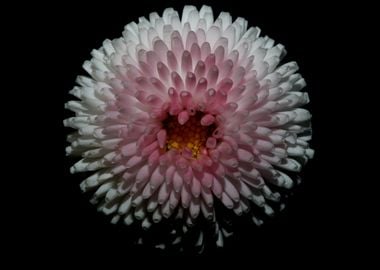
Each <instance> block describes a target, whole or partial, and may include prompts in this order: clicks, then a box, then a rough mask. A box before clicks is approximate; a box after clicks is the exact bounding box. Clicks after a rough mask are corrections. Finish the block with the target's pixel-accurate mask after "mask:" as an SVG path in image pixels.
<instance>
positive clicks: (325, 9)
mask: <svg viewBox="0 0 380 270" xmlns="http://www.w3.org/2000/svg"><path fill="white" fill-rule="evenodd" d="M287 2H288V1H281V3H278V4H275V3H272V2H271V1H266V2H263V1H257V2H255V1H205V2H204V3H205V4H208V5H210V6H212V7H213V10H214V16H215V17H217V15H218V14H219V12H221V11H228V12H230V13H231V14H232V16H233V17H234V18H236V17H238V16H239V17H244V18H246V19H247V20H248V22H249V25H250V26H259V27H260V28H261V30H262V35H268V36H269V37H271V38H273V39H274V40H275V41H276V42H279V43H282V44H283V45H285V47H286V49H287V51H288V54H287V56H286V58H285V59H284V61H283V62H287V61H293V60H294V61H297V63H298V64H299V66H300V73H301V74H302V75H303V76H304V78H305V80H306V82H307V84H308V85H307V87H306V91H308V92H309V95H310V99H311V103H310V104H309V105H308V108H309V109H310V111H311V113H312V115H313V118H312V124H313V132H314V133H313V136H314V137H313V140H312V146H313V148H314V149H315V157H314V159H313V160H311V162H309V163H308V164H307V166H306V167H305V169H304V173H303V182H302V184H301V185H299V186H298V187H296V188H295V189H294V192H293V194H292V196H291V197H290V198H289V200H288V203H287V207H286V209H285V210H284V211H283V212H281V213H279V214H278V215H276V217H275V218H273V219H271V220H269V221H268V222H267V224H266V225H264V226H263V227H261V228H259V229H257V228H255V226H254V225H253V224H245V223H242V224H241V227H240V230H239V231H238V233H237V235H236V238H234V239H232V240H228V241H226V242H225V244H226V247H225V248H224V249H221V250H210V251H208V252H206V254H205V255H203V256H206V257H208V256H218V257H214V258H218V260H217V261H231V262H234V261H239V262H244V263H245V262H247V263H248V264H251V267H254V266H255V265H256V264H257V263H262V262H264V264H267V265H268V266H270V265H272V264H275V263H280V264H283V265H288V266H292V265H303V266H305V267H306V268H309V264H310V265H314V264H315V263H320V264H321V265H323V264H324V262H326V261H327V260H329V259H330V258H333V257H335V256H336V249H338V247H341V246H344V245H345V243H346V242H349V241H350V238H349V237H347V235H346V234H345V233H343V232H342V231H341V223H340V222H339V221H340V218H341V216H342V215H343V213H344V212H345V211H346V210H345V208H344V207H343V205H344V204H345V203H346V202H345V200H344V198H342V197H341V195H342V192H341V191H340V190H341V189H340V186H341V185H342V183H343V182H344V181H345V178H344V177H343V176H342V175H341V174H340V171H339V170H337V169H336V166H335V165H334V162H336V155H335V154H336V153H337V152H338V150H339V149H337V147H339V146H338V145H337V144H336V142H337V141H338V140H339V136H338V135H336V133H335V132H333V131H332V129H334V130H335V129H339V127H340V125H343V124H342V123H339V122H338V123H336V121H335V120H336V119H337V118H339V117H340V112H339V110H333V106H334V100H335V96H336V95H337V92H336V91H337V90H336V89H333V87H332V85H333V83H334V74H336V70H337V63H336V61H337V60H336V57H334V56H335V55H336V54H338V53H339V46H340V43H339V42H338V41H336V37H337V36H339V35H340V34H341V29H342V25H341V23H340V21H339V17H336V16H337V15H336V14H337V10H336V9H334V8H333V7H330V6H329V5H327V4H318V3H317V2H316V3H314V4H312V3H308V2H307V1H305V3H303V4H289V3H287ZM185 3H186V4H195V5H196V6H197V7H198V8H200V7H201V4H200V3H199V2H194V1H187V2H185ZM185 3H183V2H181V1H168V0H167V1H143V0H140V1H136V2H134V3H131V2H130V1H123V4H120V3H118V4H116V3H114V2H111V1H106V2H103V3H101V4H100V3H99V4H95V3H93V4H88V5H78V4H67V3H60V4H54V5H51V6H49V9H48V12H43V13H44V17H42V18H40V21H41V22H40V24H39V30H42V31H44V32H45V34H44V38H43V39H42V42H43V44H42V43H41V47H40V49H41V52H42V53H43V56H44V59H45V60H44V63H46V64H47V66H48V67H49V68H48V70H47V72H48V74H49V84H48V83H46V85H45V87H46V88H47V89H46V90H44V91H47V92H46V93H49V98H51V101H53V100H54V102H51V103H50V104H54V105H52V106H51V108H50V107H49V108H46V110H48V111H49V113H47V111H46V113H47V114H48V115H49V114H50V112H52V114H53V112H54V113H56V114H57V116H56V117H55V118H56V119H58V120H59V121H51V123H50V125H49V130H50V131H49V132H52V133H53V132H54V133H55V132H56V133H57V134H58V136H59V139H57V140H56V142H58V141H59V143H57V144H56V145H55V144H54V143H53V144H50V143H49V144H48V145H46V146H47V147H46V148H47V150H46V151H47V152H48V153H52V154H53V155H50V156H51V159H50V160H46V161H45V162H48V164H49V166H48V168H47V170H48V172H49V176H48V177H46V178H44V179H41V183H42V182H43V183H44V187H41V191H43V194H44V195H43V196H42V198H41V197H40V198H39V200H40V199H41V202H39V205H40V206H41V207H39V208H38V209H39V210H38V215H41V216H42V217H43V218H42V220H43V222H40V221H41V220H33V221H34V225H35V227H36V228H38V229H36V230H35V231H34V232H35V234H36V236H37V239H40V240H41V241H42V239H44V240H47V241H42V242H41V245H43V246H44V247H46V250H47V251H50V252H48V253H47V254H49V256H50V254H51V255H53V256H58V258H59V260H61V261H68V262H70V261H71V259H73V258H82V259H84V260H85V261H86V260H89V261H95V262H97V261H104V260H108V259H109V260H121V261H123V260H125V261H128V260H130V258H137V257H140V256H144V257H145V258H150V257H151V256H154V255H165V256H167V254H166V253H164V252H160V251H155V250H150V249H146V248H143V247H134V246H131V245H130V244H129V237H130V235H133V234H134V233H135V232H134V231H133V230H131V229H128V228H126V227H125V226H115V225H112V224H110V223H109V217H105V216H104V215H103V214H101V213H98V212H97V211H96V209H95V207H94V206H93V205H91V204H90V203H89V202H88V196H86V195H83V194H82V193H81V192H80V189H79V183H80V181H81V180H82V179H83V175H71V174H70V173H69V167H70V166H71V165H72V164H73V163H74V162H75V160H73V159H71V158H67V157H65V152H64V148H65V146H66V145H67V144H66V142H65V137H66V135H67V133H68V132H69V131H70V130H69V129H66V128H63V126H62V121H61V120H62V119H64V118H66V117H68V116H70V115H71V114H70V112H67V111H64V109H63V104H64V102H67V101H68V100H70V99H71V96H69V95H68V91H69V90H70V89H72V87H73V86H74V85H75V82H74V81H75V78H76V76H77V75H80V74H81V75H85V72H84V70H82V67H81V66H82V63H83V62H84V61H85V60H87V59H89V58H90V51H91V50H92V49H93V48H99V47H100V46H101V44H102V42H103V40H104V39H106V38H110V39H112V38H116V37H119V36H121V32H122V31H123V27H124V25H125V24H127V23H129V22H131V21H136V20H137V19H138V17H140V16H148V15H149V13H150V12H153V11H157V12H158V13H160V14H161V13H162V11H163V10H164V8H166V7H174V8H175V9H177V10H178V11H182V7H183V5H184V4H185ZM35 16H38V15H35ZM333 18H334V19H333ZM335 18H338V19H335ZM45 49H46V50H45ZM36 219H37V218H36ZM184 255H191V254H184ZM299 258H302V260H300V259H299ZM303 259H307V261H308V263H306V264H305V263H304V260H303ZM148 261H149V260H148Z"/></svg>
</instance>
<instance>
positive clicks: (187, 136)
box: [163, 113, 215, 159]
mask: <svg viewBox="0 0 380 270" xmlns="http://www.w3.org/2000/svg"><path fill="white" fill-rule="evenodd" d="M202 116H203V115H202V114H201V113H197V114H195V115H194V116H191V117H190V118H189V120H188V121H187V122H186V123H185V124H183V125H181V124H180V123H179V122H178V120H177V117H176V116H169V117H168V118H167V119H166V120H165V121H164V122H163V125H164V127H165V128H166V131H167V141H166V150H170V149H176V150H178V151H179V152H180V153H183V152H184V151H185V150H186V149H188V150H190V151H191V155H192V158H194V159H196V158H198V156H199V154H200V153H201V151H202V150H203V149H204V148H205V147H206V141H207V138H208V137H209V136H211V134H212V132H213V131H214V130H215V126H214V125H210V126H207V127H206V126H202V125H201V122H200V120H201V118H202Z"/></svg>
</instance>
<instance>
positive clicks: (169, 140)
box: [64, 6, 313, 246]
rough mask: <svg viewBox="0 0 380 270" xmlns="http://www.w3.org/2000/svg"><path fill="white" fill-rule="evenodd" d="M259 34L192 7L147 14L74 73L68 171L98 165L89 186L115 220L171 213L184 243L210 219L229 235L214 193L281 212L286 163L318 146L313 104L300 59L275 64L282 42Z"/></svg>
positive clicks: (240, 209)
mask: <svg viewBox="0 0 380 270" xmlns="http://www.w3.org/2000/svg"><path fill="white" fill-rule="evenodd" d="M259 34H260V29H259V28H257V27H251V28H248V27H247V21H246V20H244V19H242V18H237V19H236V20H235V21H234V22H232V18H231V16H230V15H229V14H228V13H225V12H222V13H221V14H220V15H219V17H218V18H217V19H215V20H214V17H213V12H212V10H211V8H210V7H208V6H203V7H202V8H201V9H200V10H199V11H198V10H197V9H196V8H195V7H193V6H186V7H185V8H184V10H183V13H182V16H179V14H178V12H177V11H175V10H173V9H171V8H168V9H166V10H165V11H164V12H163V15H162V16H159V15H158V14H157V13H152V14H150V16H149V19H146V18H140V19H139V22H138V23H134V22H132V23H130V24H128V25H127V26H126V27H125V31H124V32H123V37H121V38H118V39H114V40H112V41H111V40H105V41H104V43H103V46H102V47H101V48H100V49H98V50H93V51H92V59H91V60H90V61H86V62H85V63H84V65H83V67H84V69H85V70H86V71H87V72H88V73H89V75H90V76H91V77H82V76H79V77H78V79H77V83H78V84H79V86H76V87H74V89H73V90H72V91H70V93H71V94H72V95H74V96H75V97H77V98H78V99H79V100H75V101H69V102H68V103H67V104H66V108H67V109H70V110H72V111H74V112H75V116H74V117H71V118H69V119H66V120H65V121H64V124H65V126H68V127H72V128H74V129H77V131H76V132H75V133H73V134H71V135H69V136H68V141H69V142H70V143H71V145H70V146H68V147H67V149H66V150H67V154H70V155H80V156H81V157H82V159H81V160H80V161H78V162H77V163H76V164H74V165H73V166H72V167H71V172H72V173H76V172H87V171H91V172H93V173H92V175H91V176H89V177H88V178H87V179H85V180H84V181H83V182H82V183H81V188H82V190H83V191H89V190H93V191H94V198H93V200H92V202H93V203H95V204H98V209H99V210H100V211H102V212H104V213H105V214H107V215H112V217H113V218H112V222H114V223H116V222H124V223H126V224H127V225H129V224H132V223H136V222H137V223H139V224H141V226H142V228H144V229H148V228H150V227H151V226H155V225H154V224H155V223H160V224H161V223H162V222H163V220H167V221H169V222H167V223H168V224H171V225H173V226H174V224H176V227H175V229H173V231H171V233H172V235H173V236H174V240H173V241H172V242H173V243H174V244H176V243H179V242H180V241H181V239H182V238H183V236H186V234H187V233H188V232H189V230H190V229H191V228H192V227H193V226H195V225H196V224H199V223H200V222H201V221H202V222H203V221H206V224H211V225H212V228H214V230H213V232H212V233H211V234H212V237H214V238H215V240H216V244H217V245H218V246H221V245H223V237H224V236H226V235H228V233H227V231H226V230H224V229H223V226H222V225H221V224H220V222H219V221H218V220H219V219H220V218H221V217H220V216H218V214H219V212H218V210H219V209H220V208H219V207H215V206H216V204H220V205H223V207H222V208H226V209H227V210H223V211H229V212H231V213H236V215H242V214H245V215H249V216H251V217H252V220H253V221H254V222H255V223H256V224H258V225H260V224H261V223H262V219H261V218H259V217H260V215H262V214H263V213H264V214H267V215H272V214H273V213H274V210H273V208H272V207H271V206H273V205H276V202H278V201H279V200H280V194H279V192H277V191H279V190H281V188H286V189H289V188H291V187H292V185H293V182H294V180H293V179H292V178H291V177H290V176H289V175H288V174H289V173H288V172H299V171H300V170H301V166H302V164H304V163H305V162H306V161H307V160H308V159H310V158H312V156H313V150H312V149H310V147H309V144H308V141H309V140H310V138H311V128H310V117H311V115H310V113H309V112H308V111H307V110H305V109H301V108H299V107H300V106H302V105H304V104H306V103H308V102H309V98H308V95H307V93H305V92H301V91H300V90H301V89H302V88H303V87H304V86H305V81H304V79H303V78H302V77H301V75H300V74H298V73H296V72H297V70H298V66H297V64H296V63H295V62H289V63H286V64H284V65H280V66H279V62H280V60H281V58H282V57H283V56H284V55H285V53H286V52H285V49H284V46H282V45H281V44H277V45H275V44H274V41H273V40H272V39H270V38H268V37H260V36H259ZM279 187H280V188H279ZM252 206H257V207H252ZM260 208H261V209H260ZM203 223H204V222H203ZM173 228H174V227H173ZM204 233H205V230H203V231H202V230H199V231H198V236H199V237H198V238H197V241H196V243H195V244H196V245H198V246H202V242H203V237H204ZM165 244H168V243H165Z"/></svg>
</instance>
